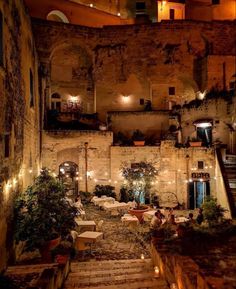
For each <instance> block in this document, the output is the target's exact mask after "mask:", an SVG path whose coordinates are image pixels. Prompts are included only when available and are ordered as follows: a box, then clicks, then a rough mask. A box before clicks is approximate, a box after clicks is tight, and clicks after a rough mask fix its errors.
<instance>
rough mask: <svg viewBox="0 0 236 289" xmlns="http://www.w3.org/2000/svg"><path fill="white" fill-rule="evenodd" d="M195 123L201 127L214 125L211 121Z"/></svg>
mask: <svg viewBox="0 0 236 289" xmlns="http://www.w3.org/2000/svg"><path fill="white" fill-rule="evenodd" d="M195 125H196V127H201V128H206V127H209V126H212V124H211V123H210V122H201V123H196V124H195Z"/></svg>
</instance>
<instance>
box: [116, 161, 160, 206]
mask: <svg viewBox="0 0 236 289" xmlns="http://www.w3.org/2000/svg"><path fill="white" fill-rule="evenodd" d="M121 171H122V175H123V177H124V178H125V180H126V184H124V185H125V187H126V188H127V190H129V191H130V192H131V194H132V196H133V199H134V200H135V201H136V202H137V205H138V208H139V207H140V203H141V197H143V198H145V196H146V195H147V194H148V193H150V189H151V184H152V182H153V181H154V180H155V178H156V176H157V174H158V173H157V170H156V168H155V167H154V165H153V164H151V163H147V162H140V163H137V164H135V166H133V167H132V166H131V167H128V166H124V167H123V168H122V169H121Z"/></svg>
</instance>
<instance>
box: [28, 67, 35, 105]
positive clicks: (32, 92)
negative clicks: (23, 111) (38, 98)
mask: <svg viewBox="0 0 236 289" xmlns="http://www.w3.org/2000/svg"><path fill="white" fill-rule="evenodd" d="M29 74H30V107H33V106H34V78H33V73H32V70H31V69H30V73H29Z"/></svg>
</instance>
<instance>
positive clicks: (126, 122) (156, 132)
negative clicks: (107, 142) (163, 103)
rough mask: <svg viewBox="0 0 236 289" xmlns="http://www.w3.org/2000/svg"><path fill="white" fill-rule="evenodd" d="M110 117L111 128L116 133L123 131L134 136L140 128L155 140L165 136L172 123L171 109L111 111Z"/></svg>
mask: <svg viewBox="0 0 236 289" xmlns="http://www.w3.org/2000/svg"><path fill="white" fill-rule="evenodd" d="M108 119H109V123H110V126H109V128H110V129H111V130H112V131H113V132H114V133H116V134H117V133H118V132H122V133H124V134H125V135H126V136H127V137H132V134H133V132H134V131H135V130H137V129H139V130H141V131H142V132H143V133H145V136H146V137H147V136H150V137H151V138H152V139H153V140H160V139H161V138H162V137H164V136H165V135H166V133H167V131H168V128H169V125H170V120H169V111H143V112H122V111H121V112H109V113H108ZM147 120H148V121H147Z"/></svg>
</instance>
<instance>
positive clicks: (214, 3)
mask: <svg viewBox="0 0 236 289" xmlns="http://www.w3.org/2000/svg"><path fill="white" fill-rule="evenodd" d="M216 4H220V0H212V5H216Z"/></svg>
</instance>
